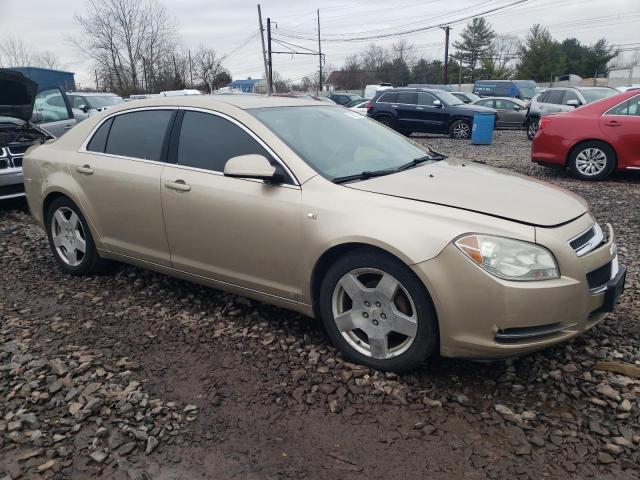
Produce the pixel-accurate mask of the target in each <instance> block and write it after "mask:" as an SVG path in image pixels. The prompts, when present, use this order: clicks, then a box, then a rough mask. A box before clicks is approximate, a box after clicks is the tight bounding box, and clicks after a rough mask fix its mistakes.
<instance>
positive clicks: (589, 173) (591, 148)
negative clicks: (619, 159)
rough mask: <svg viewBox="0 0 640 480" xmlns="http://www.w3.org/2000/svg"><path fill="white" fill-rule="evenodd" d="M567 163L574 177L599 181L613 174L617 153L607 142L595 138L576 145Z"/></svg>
mask: <svg viewBox="0 0 640 480" xmlns="http://www.w3.org/2000/svg"><path fill="white" fill-rule="evenodd" d="M567 163H568V166H569V171H570V172H571V175H573V176H574V177H576V178H579V179H580V180H590V181H599V180H604V179H605V178H607V177H608V176H609V175H611V173H612V172H613V170H614V169H615V168H616V154H615V152H614V151H613V149H612V148H611V147H610V146H609V145H607V144H606V143H603V142H598V141H596V140H594V141H590V142H584V143H581V144H579V145H577V146H575V147H574V148H573V149H572V150H571V153H570V154H569V161H568V162H567Z"/></svg>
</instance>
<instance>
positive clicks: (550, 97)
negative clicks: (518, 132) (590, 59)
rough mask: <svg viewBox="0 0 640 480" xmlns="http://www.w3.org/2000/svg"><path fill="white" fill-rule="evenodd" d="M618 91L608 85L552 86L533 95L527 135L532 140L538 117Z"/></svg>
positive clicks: (527, 119) (572, 107)
mask: <svg viewBox="0 0 640 480" xmlns="http://www.w3.org/2000/svg"><path fill="white" fill-rule="evenodd" d="M617 93H620V92H619V91H618V90H616V89H615V88H610V87H552V88H549V89H547V90H545V91H544V92H542V93H541V94H539V95H537V96H535V97H533V98H532V99H531V102H530V103H529V110H528V111H527V118H526V120H525V126H526V127H527V137H529V140H533V137H535V135H536V132H537V131H538V122H539V121H540V117H542V116H543V115H547V114H549V113H558V112H568V111H571V110H573V109H574V108H577V107H580V106H582V105H586V104H587V103H591V102H595V101H596V100H602V99H603V98H607V97H611V96H612V95H616V94H617Z"/></svg>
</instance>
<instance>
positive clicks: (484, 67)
mask: <svg viewBox="0 0 640 480" xmlns="http://www.w3.org/2000/svg"><path fill="white" fill-rule="evenodd" d="M452 47H453V48H452V50H453V52H452V53H451V54H450V56H449V67H448V69H447V72H448V78H449V83H458V82H459V81H460V82H462V83H472V82H474V81H476V80H479V79H494V80H499V79H511V78H520V79H527V80H535V81H550V80H553V78H554V77H555V76H559V75H564V74H569V73H573V74H576V75H579V76H581V77H583V78H588V77H593V76H596V75H598V74H599V73H602V72H604V71H606V68H607V63H608V62H609V60H611V59H612V58H613V57H615V55H616V52H615V50H614V48H613V46H612V45H609V44H608V43H607V41H606V40H605V39H600V40H598V41H597V42H595V43H594V44H592V45H585V44H583V43H581V42H580V41H579V40H577V39H575V38H568V39H566V40H564V41H562V42H559V41H557V40H555V39H554V38H553V37H552V35H551V34H550V32H549V30H548V29H547V28H545V27H544V26H542V25H538V24H536V25H534V26H533V27H531V29H530V30H529V31H528V33H527V34H526V36H525V38H524V39H523V40H521V39H519V38H518V37H515V36H513V35H499V34H497V33H496V32H495V30H494V29H493V27H492V25H491V24H490V23H489V22H488V21H487V20H486V19H485V18H483V17H477V18H474V19H473V20H472V21H471V22H470V23H469V24H467V26H466V27H465V28H464V30H463V31H462V32H461V35H460V39H459V40H457V41H455V42H454V43H453V45H452ZM443 78H444V62H443V61H442V60H439V59H437V60H436V59H429V58H425V57H423V56H420V55H418V49H417V47H416V46H415V45H413V44H410V43H408V42H406V41H404V40H401V41H399V42H397V43H394V44H393V45H392V46H391V47H390V48H388V49H386V48H384V47H381V46H379V45H376V44H370V45H369V46H367V47H366V48H365V49H364V50H362V51H361V52H359V53H357V54H355V55H352V56H350V57H348V58H347V59H346V60H345V63H344V65H343V66H342V68H340V69H339V70H337V71H335V72H334V73H333V74H332V78H331V79H330V80H331V81H332V83H334V85H335V87H337V88H339V89H347V90H349V89H359V88H363V86H364V85H367V84H373V83H381V82H389V83H391V84H393V85H395V86H402V85H407V84H410V83H422V84H441V83H443Z"/></svg>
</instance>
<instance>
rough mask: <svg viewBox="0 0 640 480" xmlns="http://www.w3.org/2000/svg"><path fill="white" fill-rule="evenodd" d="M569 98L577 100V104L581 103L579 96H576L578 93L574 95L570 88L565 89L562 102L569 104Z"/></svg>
mask: <svg viewBox="0 0 640 480" xmlns="http://www.w3.org/2000/svg"><path fill="white" fill-rule="evenodd" d="M569 100H576V101H577V102H578V105H582V102H581V101H580V98H579V97H578V95H576V93H575V92H572V91H571V90H567V91H566V92H565V94H564V104H565V105H568V104H569Z"/></svg>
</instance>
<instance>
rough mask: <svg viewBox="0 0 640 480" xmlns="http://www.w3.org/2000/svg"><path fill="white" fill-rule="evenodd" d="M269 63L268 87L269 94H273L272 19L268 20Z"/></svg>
mask: <svg viewBox="0 0 640 480" xmlns="http://www.w3.org/2000/svg"><path fill="white" fill-rule="evenodd" d="M267 63H268V65H269V78H268V79H267V85H268V90H269V93H273V61H272V60H271V19H270V18H267Z"/></svg>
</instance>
